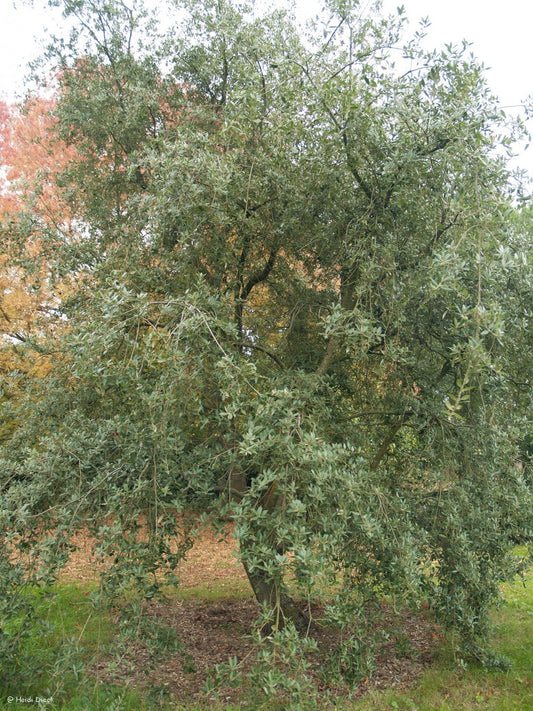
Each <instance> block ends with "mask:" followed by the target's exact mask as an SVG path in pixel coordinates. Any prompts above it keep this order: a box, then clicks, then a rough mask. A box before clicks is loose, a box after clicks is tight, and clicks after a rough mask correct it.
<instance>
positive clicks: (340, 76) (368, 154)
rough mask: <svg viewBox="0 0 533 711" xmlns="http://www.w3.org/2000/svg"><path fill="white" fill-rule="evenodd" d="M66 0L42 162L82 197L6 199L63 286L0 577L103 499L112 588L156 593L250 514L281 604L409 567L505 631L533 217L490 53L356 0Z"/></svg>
mask: <svg viewBox="0 0 533 711" xmlns="http://www.w3.org/2000/svg"><path fill="white" fill-rule="evenodd" d="M52 4H55V5H61V6H62V7H63V10H64V13H65V15H66V16H67V17H70V18H71V21H72V26H73V28H74V29H73V33H72V36H71V37H70V40H68V41H66V40H65V41H62V42H59V41H58V42H57V43H56V44H54V45H53V46H52V47H51V49H50V54H49V60H50V61H52V62H53V67H54V73H55V82H56V89H55V94H54V101H53V102H51V103H50V104H49V106H48V113H47V114H46V115H47V116H48V117H49V120H48V124H47V126H48V128H47V129H46V131H47V135H48V136H49V140H50V141H51V143H50V144H49V145H50V146H52V147H51V148H50V151H51V155H52V156H53V157H54V159H57V160H56V162H55V163H54V170H53V171H50V170H46V171H43V173H45V175H44V174H43V175H39V174H38V172H37V171H35V172H34V173H33V174H32V176H31V177H32V180H33V179H35V180H38V181H39V180H40V181H41V185H42V186H43V187H42V190H41V193H40V195H44V196H45V197H46V196H47V195H49V194H51V193H49V192H48V191H53V195H54V196H55V198H54V199H55V203H54V204H55V205H56V206H57V205H60V206H61V212H60V214H57V213H56V214H54V217H53V219H50V213H47V211H46V210H45V209H44V208H43V204H42V202H40V201H39V200H32V199H30V198H31V196H32V195H35V194H36V193H35V187H34V185H33V183H32V184H31V185H27V186H23V185H22V186H19V187H18V188H17V189H19V190H20V191H21V196H20V198H19V199H20V202H19V205H20V207H19V208H18V211H17V215H18V218H17V219H9V220H8V219H3V222H2V234H3V237H4V239H6V240H9V243H10V244H11V245H13V249H15V251H16V250H17V249H18V252H17V254H19V255H20V250H21V249H23V248H28V246H29V245H38V252H37V257H36V256H35V254H34V255H33V256H34V260H35V259H36V258H38V259H39V260H40V263H41V264H42V265H43V268H42V270H41V272H39V273H40V275H41V276H40V278H41V279H42V280H43V282H46V288H47V289H49V290H51V291H52V292H53V293H54V296H55V299H56V301H55V305H56V308H54V310H53V312H52V311H51V312H50V313H49V314H48V315H47V319H48V320H47V330H46V333H47V336H46V338H45V339H44V340H45V345H44V346H43V344H42V343H41V345H40V347H41V348H43V347H46V349H47V352H48V353H49V355H50V362H51V366H50V368H49V369H48V370H47V372H46V373H45V374H43V373H39V374H38V376H37V377H35V376H34V374H31V373H28V374H26V375H25V376H24V377H22V376H20V382H19V388H20V389H21V392H22V395H20V397H17V399H16V407H15V404H14V402H13V400H12V399H9V398H8V399H7V400H6V403H5V415H4V417H5V418H8V419H9V421H10V422H16V424H15V425H13V426H11V427H10V428H9V430H8V431H9V435H8V436H7V435H6V438H4V439H5V442H4V447H3V450H2V464H1V468H0V471H1V473H0V477H1V478H2V505H1V507H0V510H1V513H0V515H1V517H2V524H3V526H2V528H3V529H4V530H5V534H4V536H5V546H4V547H3V551H2V555H3V556H6V557H5V558H4V560H3V563H2V565H3V567H4V570H5V571H9V575H7V576H4V577H5V582H2V583H1V584H2V585H3V586H4V588H5V589H4V591H3V592H4V593H5V599H6V600H8V599H10V598H9V595H10V594H11V593H12V592H13V590H15V587H14V586H16V585H18V584H19V583H20V580H21V578H20V577H17V575H19V574H20V575H22V576H27V575H28V574H29V573H31V574H32V575H33V578H32V579H33V580H35V581H37V582H39V581H41V582H42V584H45V583H46V582H47V581H49V580H50V579H51V577H52V578H53V576H54V575H55V574H56V572H57V570H58V569H59V568H60V567H61V565H62V564H63V563H64V561H65V559H66V557H67V555H68V548H69V541H70V540H71V537H72V535H73V533H74V532H75V531H76V530H78V529H80V528H85V527H88V528H89V529H90V530H91V531H93V532H94V533H95V534H96V539H97V541H98V552H99V554H100V555H101V557H102V560H103V561H107V562H108V563H109V564H108V565H107V568H106V570H105V572H104V573H103V574H102V586H103V589H105V590H106V591H107V592H110V593H112V594H115V595H121V594H123V593H124V592H125V591H126V590H127V589H129V588H130V587H131V586H136V587H139V586H140V588H141V589H142V590H143V591H144V593H145V594H146V595H153V594H155V593H156V590H157V588H158V586H159V585H160V583H161V582H162V581H163V580H164V575H165V574H166V575H167V576H168V579H171V576H172V575H173V574H174V571H175V569H176V564H177V562H178V560H179V559H180V556H183V555H184V554H185V553H186V551H187V549H188V547H189V546H190V545H191V543H192V541H193V540H194V536H195V531H196V530H197V526H198V523H199V521H200V520H203V518H204V517H209V518H210V519H212V520H219V521H222V520H226V519H227V517H231V519H232V520H233V521H234V522H235V530H236V535H237V538H238V540H239V544H240V555H241V558H242V562H243V564H244V566H245V569H246V572H247V574H248V577H249V580H250V583H251V585H252V588H253V590H254V593H255V595H256V597H257V599H258V600H259V602H261V603H262V604H263V606H264V607H265V614H266V618H265V619H266V621H267V623H268V625H269V629H270V630H274V631H276V630H279V629H281V628H282V627H283V626H284V625H285V624H287V622H291V623H293V624H294V625H295V626H296V628H297V629H298V630H299V631H300V632H302V633H305V632H306V631H307V630H308V619H307V617H306V614H305V612H304V610H303V608H302V606H301V605H297V604H296V603H295V602H294V599H303V600H307V601H312V600H314V599H315V598H317V597H320V596H323V595H324V590H327V591H328V594H327V596H326V598H327V612H328V615H329V618H330V619H331V621H332V622H334V623H336V624H339V625H346V624H348V622H349V623H350V625H354V624H357V622H358V620H359V621H360V623H361V625H363V624H364V619H365V615H367V614H368V610H369V605H372V604H373V603H375V602H376V601H377V600H379V599H380V597H381V596H383V595H386V594H394V595H399V596H400V597H401V598H402V599H405V600H408V601H410V602H413V603H415V604H421V603H422V602H425V601H427V602H429V604H430V606H431V608H432V609H433V610H434V611H435V613H436V614H437V615H438V617H439V619H441V620H442V621H443V622H444V623H445V624H447V625H449V626H450V627H451V628H453V629H455V630H456V631H457V632H458V633H459V637H460V640H461V644H462V645H463V647H464V648H465V649H466V650H467V651H468V652H469V653H471V654H474V655H477V656H479V657H481V658H483V659H486V658H487V657H486V652H485V651H484V649H483V647H482V645H481V643H482V641H483V638H484V635H485V634H486V630H487V620H488V617H487V613H488V609H489V607H490V605H491V604H493V603H494V602H495V601H496V600H497V599H498V595H499V592H498V591H499V584H500V583H501V581H502V580H504V579H506V578H509V577H511V576H513V575H514V574H515V573H516V571H517V559H516V557H514V556H513V555H512V551H513V546H514V543H515V542H516V540H527V539H528V538H530V536H531V531H532V519H531V503H532V501H531V487H530V483H528V480H527V476H525V474H526V470H525V468H524V465H523V461H522V459H521V451H522V450H521V446H522V445H523V441H524V437H525V436H526V435H527V433H528V432H530V431H531V414H530V413H531V395H532V387H531V382H532V381H531V375H532V360H531V354H532V353H533V348H532V345H533V344H532V339H531V293H532V262H531V259H532V258H531V251H530V229H531V228H530V225H531V221H530V220H528V219H527V213H526V212H525V211H524V212H523V213H522V215H521V217H520V218H519V217H518V216H517V207H516V203H515V197H516V187H517V186H518V182H517V178H516V177H515V176H513V175H512V174H511V173H510V171H509V170H508V168H507V153H506V152H507V150H508V149H509V146H510V145H511V143H510V140H511V136H512V127H510V126H509V122H508V120H507V118H506V116H505V114H504V113H503V111H502V110H501V109H500V107H499V106H498V102H497V100H496V99H495V98H494V97H493V96H492V94H491V92H490V90H489V88H488V86H487V84H486V82H485V78H484V72H483V68H482V66H481V65H480V64H479V63H478V61H477V60H476V59H475V58H473V57H472V56H470V55H469V53H468V49H467V48H466V47H455V46H448V47H446V48H445V49H443V50H441V51H440V50H439V51H434V52H431V53H427V52H425V51H423V50H422V49H421V48H420V46H419V42H418V38H417V37H415V38H414V39H411V40H409V41H404V40H403V39H402V36H403V35H402V31H403V15H402V13H401V12H398V14H397V15H395V16H391V17H383V16H382V15H380V13H379V12H378V11H377V10H376V11H373V12H363V11H362V9H361V7H360V5H359V3H358V2H356V1H355V0H354V1H348V2H346V1H344V0H343V1H341V0H327V2H325V6H324V8H323V11H322V13H321V15H320V16H319V17H318V19H317V20H316V22H315V23H314V24H313V25H312V26H309V27H308V28H307V29H306V30H305V32H304V31H303V30H302V28H301V27H299V26H298V24H297V22H296V20H295V19H294V18H293V17H292V16H291V13H290V12H288V11H286V10H275V11H272V12H270V13H265V14H261V15H258V14H257V13H256V12H254V11H253V8H248V7H246V6H244V5H243V6H241V5H239V4H237V3H235V2H232V1H231V0H202V2H188V1H186V0H183V1H181V2H176V3H171V7H172V8H173V12H174V13H175V18H176V24H175V26H173V27H172V29H171V30H170V31H169V32H168V33H167V34H164V33H162V32H160V31H159V30H158V29H157V27H156V25H155V24H154V22H153V20H152V19H151V18H150V16H149V15H148V14H147V13H145V12H144V11H143V9H142V7H141V6H140V4H139V3H136V2H132V3H131V4H127V3H125V2H121V1H118V0H117V1H116V2H112V3H109V2H108V1H107V0H55V1H54V2H53V3H52ZM43 115H44V114H43ZM54 141H55V144H54V143H53V142H54ZM53 145H55V148H53ZM52 173H53V175H52ZM19 218H20V219H19ZM528 232H529V234H528ZM23 262H24V260H22V261H21V262H20V263H21V264H23ZM65 285H68V286H65ZM54 290H55V291H54ZM2 298H3V299H5V298H6V296H5V290H4V296H3V297H2ZM0 313H1V312H0ZM36 522H38V526H36ZM46 533H48V534H49V537H46V535H45V534H46ZM141 534H142V535H141ZM28 547H29V548H31V549H32V550H33V551H34V554H33V557H32V558H31V560H32V561H33V566H34V567H33V568H31V570H30V571H28V569H25V570H24V571H23V572H21V571H20V570H19V568H20V566H21V565H22V564H21V562H20V560H18V561H15V559H14V558H13V556H12V555H11V554H12V553H13V552H14V551H15V550H18V551H19V552H24V551H27V550H28ZM10 556H11V557H10ZM15 558H16V556H15ZM19 558H20V556H19ZM17 566H19V567H17ZM14 571H18V573H17V574H15V572H14ZM6 604H7V603H6ZM4 637H5V638H4V640H3V642H2V644H3V647H2V650H0V652H1V653H6V654H7V653H8V652H9V650H10V649H11V647H10V646H9V645H10V644H12V643H13V644H14V637H9V635H7V637H6V636H5V635H4ZM8 637H9V639H8ZM6 650H7V652H6Z"/></svg>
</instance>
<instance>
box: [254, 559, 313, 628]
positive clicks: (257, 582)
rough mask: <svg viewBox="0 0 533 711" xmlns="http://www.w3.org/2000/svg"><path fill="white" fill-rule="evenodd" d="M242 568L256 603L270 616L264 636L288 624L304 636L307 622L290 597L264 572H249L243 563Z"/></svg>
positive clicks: (307, 625)
mask: <svg viewBox="0 0 533 711" xmlns="http://www.w3.org/2000/svg"><path fill="white" fill-rule="evenodd" d="M243 566H244V570H245V571H246V575H247V576H248V580H249V581H250V585H251V586H252V590H253V591H254V595H255V597H256V600H257V602H258V603H259V604H260V605H262V606H264V607H266V608H267V610H269V611H270V612H271V614H272V620H273V621H272V623H271V624H270V625H268V627H267V628H266V629H265V632H266V634H270V633H271V632H275V631H277V630H281V629H283V627H284V626H285V625H286V624H287V623H288V622H292V623H293V625H294V627H295V628H296V630H297V631H298V632H299V633H300V634H306V633H307V631H308V629H309V620H308V619H307V617H306V616H305V615H304V613H303V612H302V611H301V610H300V608H299V607H298V605H297V604H296V603H295V602H294V600H293V599H292V597H291V596H290V595H288V594H287V593H286V592H283V591H282V590H280V587H279V585H278V584H277V583H276V582H275V581H273V580H272V579H271V578H269V576H268V575H267V574H266V573H265V572H263V571H260V570H254V571H251V570H250V568H249V566H248V565H247V564H246V563H244V562H243Z"/></svg>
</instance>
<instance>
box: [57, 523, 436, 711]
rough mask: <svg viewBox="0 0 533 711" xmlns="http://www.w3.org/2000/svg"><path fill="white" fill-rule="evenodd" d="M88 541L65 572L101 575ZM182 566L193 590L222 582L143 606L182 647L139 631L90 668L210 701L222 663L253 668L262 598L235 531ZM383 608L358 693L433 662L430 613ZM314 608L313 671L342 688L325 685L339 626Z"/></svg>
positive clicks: (124, 682) (224, 697)
mask: <svg viewBox="0 0 533 711" xmlns="http://www.w3.org/2000/svg"><path fill="white" fill-rule="evenodd" d="M90 543H91V542H90V541H88V540H85V539H84V538H83V536H81V537H79V539H78V541H77V545H78V550H77V551H76V552H75V553H74V554H73V556H72V558H71V561H70V564H69V566H68V567H67V568H66V570H65V573H64V576H65V579H67V580H71V581H73V582H74V581H78V582H81V581H89V580H90V579H94V577H95V575H97V572H98V571H97V570H96V568H95V563H94V560H93V559H92V557H91V553H90V549H91V545H90ZM179 574H180V580H181V586H182V587H183V588H184V590H189V591H190V592H193V590H194V588H197V587H199V586H203V591H204V595H205V592H206V591H208V590H209V584H210V583H212V582H213V581H216V590H217V595H216V597H217V600H216V602H209V601H206V600H205V599H202V597H200V599H195V597H194V595H193V594H188V595H186V596H185V599H172V600H169V601H166V602H164V603H163V602H150V603H147V605H146V609H145V612H146V614H147V615H148V617H149V618H152V619H153V620H154V621H155V622H156V623H157V624H158V625H168V626H169V627H170V628H172V629H173V630H175V631H176V633H177V637H178V638H179V640H180V642H181V644H182V645H183V648H184V650H182V651H179V652H176V653H171V654H169V655H165V657H164V658H161V657H159V658H158V657H157V656H154V654H153V652H152V651H151V650H150V646H149V645H145V644H143V641H142V639H137V640H135V641H134V642H132V643H130V644H129V645H128V648H127V650H126V651H123V652H122V654H121V655H120V657H119V660H118V661H117V660H116V659H114V660H113V659H112V658H111V657H108V658H107V659H99V660H97V661H96V662H94V663H93V665H92V667H91V669H90V673H91V674H92V675H93V676H94V677H95V678H97V679H99V680H100V681H102V682H106V683H109V682H114V683H118V684H120V685H121V686H129V687H131V688H144V689H146V690H152V692H154V691H156V692H157V693H159V694H162V695H163V696H164V697H165V698H170V699H172V700H174V701H178V702H181V703H188V702H193V701H196V702H202V701H203V702H206V703H209V702H210V701H212V699H213V698H214V697H213V696H212V695H211V694H209V693H208V692H205V691H204V685H205V682H206V680H207V679H208V678H209V677H212V675H213V669H214V667H215V665H216V664H221V663H226V662H228V660H229V659H230V658H232V657H236V658H237V659H238V660H239V667H240V668H241V669H242V671H243V672H244V673H246V671H247V670H249V668H250V666H251V664H252V662H253V658H254V654H253V652H254V645H253V641H252V639H251V638H250V635H251V634H252V630H253V625H254V621H255V620H256V619H257V606H256V603H255V601H254V599H253V598H252V595H251V591H250V593H249V596H248V594H247V592H246V586H247V581H246V576H245V573H244V571H243V570H242V567H239V566H238V562H237V560H236V556H235V541H234V539H233V538H232V537H231V535H230V536H228V538H227V539H225V540H224V541H220V539H219V538H217V536H216V535H215V534H214V533H213V532H211V531H205V532H204V534H203V535H202V537H201V539H200V540H199V541H198V542H197V543H196V544H195V546H194V547H193V548H192V550H191V551H190V552H189V553H188V555H187V559H186V560H185V561H184V562H183V563H182V565H181V567H180V570H179ZM224 586H227V589H228V595H227V598H224V599H220V590H221V588H223V587H224ZM235 591H236V593H235ZM232 592H233V594H232ZM380 612H381V614H380V615H379V622H378V621H377V620H376V628H379V630H382V631H387V633H386V634H383V635H382V637H383V640H384V641H383V643H382V644H381V645H380V647H379V648H378V650H377V652H376V656H375V658H374V660H373V667H374V670H373V673H372V675H371V677H370V678H366V677H365V678H363V679H360V680H359V681H358V683H357V685H356V686H355V688H354V689H353V690H352V692H351V693H353V695H354V696H362V695H364V694H365V693H367V692H368V691H369V690H370V689H385V688H393V687H394V688H407V687H409V686H411V685H413V684H414V683H416V681H417V679H418V678H419V677H420V675H421V674H422V672H423V670H424V668H425V667H427V666H428V665H429V664H431V662H432V660H433V658H434V655H435V652H436V649H437V647H438V644H439V641H440V639H441V633H440V630H439V628H438V627H437V626H436V625H435V624H434V623H433V622H432V621H430V620H429V619H427V616H425V615H420V614H417V615H414V614H411V613H409V612H408V611H401V612H393V611H392V610H389V609H386V608H383V609H382V610H381V611H380ZM312 613H313V615H312V617H313V625H312V628H311V630H310V633H311V636H312V637H313V638H314V639H315V640H316V641H317V645H318V651H317V652H314V653H311V654H310V655H309V657H308V659H309V661H310V663H311V668H310V674H311V676H312V678H313V680H314V682H315V684H316V687H317V688H318V690H319V692H321V693H324V697H325V695H326V692H329V693H331V694H332V695H333V696H336V695H341V696H344V695H346V694H348V693H349V690H348V689H347V688H346V686H345V685H342V684H340V683H339V684H338V685H337V686H333V687H332V686H331V685H330V686H326V685H325V684H324V682H323V681H322V678H321V674H320V672H321V669H322V668H323V665H324V664H325V663H327V661H328V660H331V658H332V656H333V655H334V652H335V650H336V648H337V647H338V645H339V641H340V639H339V632H338V631H337V630H334V629H332V628H331V627H328V626H326V625H323V624H321V623H320V616H321V614H322V610H321V609H320V608H317V609H313V610H312ZM219 694H220V699H221V701H222V702H227V703H230V702H231V703H235V702H237V701H241V702H242V704H243V705H245V704H246V702H245V700H244V699H245V697H243V696H242V692H241V691H240V690H239V689H231V688H221V689H219ZM324 708H325V706H324Z"/></svg>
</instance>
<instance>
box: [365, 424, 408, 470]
mask: <svg viewBox="0 0 533 711" xmlns="http://www.w3.org/2000/svg"><path fill="white" fill-rule="evenodd" d="M412 415H413V412H412V411H411V410H407V411H406V412H404V414H403V415H402V416H401V417H400V419H399V420H397V421H396V422H395V423H394V425H393V426H392V427H391V428H390V430H389V432H388V434H387V436H386V437H385V439H384V440H383V442H382V444H381V447H380V448H379V449H378V451H377V453H376V456H375V457H374V458H373V459H372V461H371V462H370V469H371V471H376V469H377V468H378V467H379V465H380V463H381V460H382V459H383V457H384V456H385V455H386V454H387V452H388V449H389V447H390V446H391V444H392V442H393V440H394V438H395V437H396V434H397V433H398V430H400V429H401V428H402V427H403V425H405V423H406V422H407V420H409V418H410V417H412Z"/></svg>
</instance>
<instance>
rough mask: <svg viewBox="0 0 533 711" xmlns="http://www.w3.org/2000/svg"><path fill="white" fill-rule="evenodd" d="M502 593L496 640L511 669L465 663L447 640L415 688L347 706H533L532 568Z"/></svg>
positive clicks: (446, 709) (470, 709) (410, 710)
mask: <svg viewBox="0 0 533 711" xmlns="http://www.w3.org/2000/svg"><path fill="white" fill-rule="evenodd" d="M504 594H505V597H506V602H505V604H504V605H503V606H502V607H501V608H500V609H499V610H497V611H496V612H495V613H494V614H493V622H494V633H493V638H492V644H493V646H494V648H495V649H496V650H497V651H498V652H500V653H502V654H505V655H506V656H507V657H508V658H509V659H510V660H511V662H512V668H511V669H510V670H509V671H488V670H486V669H483V668H479V667H469V668H466V669H465V668H461V666H460V665H458V663H457V660H455V659H453V655H452V654H451V651H450V647H449V646H447V645H446V643H443V645H442V648H441V650H440V654H439V656H438V658H437V660H436V662H435V664H434V666H433V667H432V668H431V669H429V670H428V671H426V673H425V674H424V675H423V677H422V679H421V680H420V682H419V683H418V685H417V686H416V687H415V688H413V689H409V690H408V691H404V692H393V691H389V692H384V693H371V694H369V696H367V697H366V698H365V699H363V700H361V701H358V702H355V703H352V704H350V705H347V706H346V707H345V708H346V711H348V710H349V711H476V710H477V709H479V710H480V711H481V710H483V711H519V710H520V711H533V571H531V570H530V571H529V573H528V575H527V577H526V580H525V585H523V584H522V583H521V582H519V581H517V582H515V583H514V584H513V585H507V586H506V587H505V590H504Z"/></svg>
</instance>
